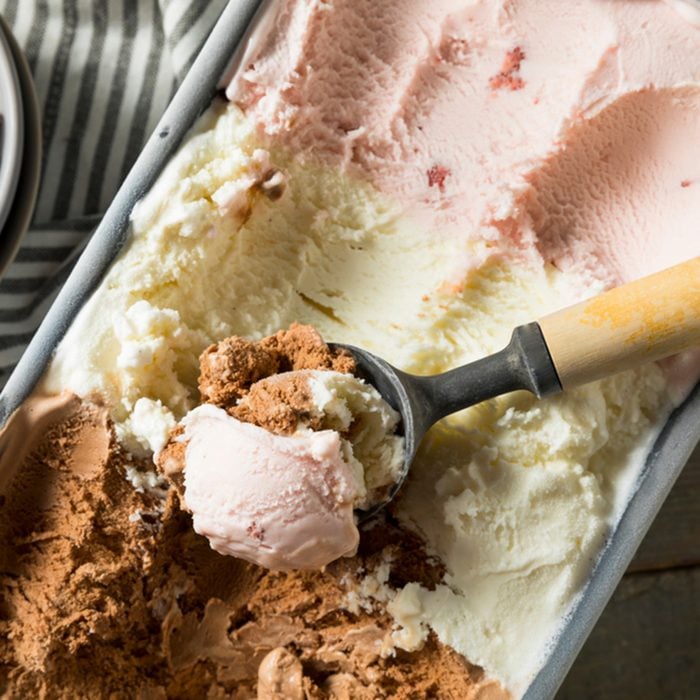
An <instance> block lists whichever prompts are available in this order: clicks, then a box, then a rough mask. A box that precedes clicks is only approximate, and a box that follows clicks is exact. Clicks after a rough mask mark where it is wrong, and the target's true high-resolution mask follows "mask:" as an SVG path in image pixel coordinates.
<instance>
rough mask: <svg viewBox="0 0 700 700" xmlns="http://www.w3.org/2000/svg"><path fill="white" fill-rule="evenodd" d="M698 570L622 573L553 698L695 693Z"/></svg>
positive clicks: (653, 699)
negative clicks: (617, 585)
mask: <svg viewBox="0 0 700 700" xmlns="http://www.w3.org/2000/svg"><path fill="white" fill-rule="evenodd" d="M699 618H700V568H699V567H694V568H690V569H674V570H672V571H664V572H651V573H637V574H632V575H629V576H626V577H625V578H624V579H623V580H622V582H621V583H620V586H619V587H618V589H617V591H616V592H615V595H614V596H613V598H612V600H611V601H610V603H609V605H608V607H607V608H606V609H605V612H604V613H603V615H602V617H601V618H600V620H599V622H598V624H597V625H596V627H595V629H594V630H593V632H592V634H591V636H590V637H589V638H588V641H587V642H586V644H585V646H584V648H583V650H582V651H581V654H580V655H579V657H578V659H577V660H576V662H575V663H574V666H573V668H572V669H571V671H570V673H569V675H568V677H567V679H566V680H565V681H564V685H563V686H562V688H561V690H560V691H559V693H558V695H557V700H591V699H597V698H601V699H603V700H628V699H629V700H675V699H677V700H691V699H692V698H697V697H700V663H698V658H699V655H700V624H699V622H700V620H699Z"/></svg>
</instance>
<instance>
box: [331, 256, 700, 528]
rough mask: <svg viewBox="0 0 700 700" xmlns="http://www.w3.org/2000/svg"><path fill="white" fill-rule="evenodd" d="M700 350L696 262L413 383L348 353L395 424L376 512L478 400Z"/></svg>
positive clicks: (571, 383) (371, 358) (559, 385)
mask: <svg viewBox="0 0 700 700" xmlns="http://www.w3.org/2000/svg"><path fill="white" fill-rule="evenodd" d="M696 344H700V257H696V258H693V259H691V260H688V261H687V262H684V263H681V264H680V265H676V266H674V267H671V268H668V269H666V270H663V271H662V272H658V273H656V274H654V275H650V276H648V277H644V278H642V279H639V280H637V281H635V282H631V283H628V284H625V285H622V286H620V287H617V288H614V289H612V290H610V291H607V292H604V293H603V294H600V295H598V296H596V297H593V298H592V299H589V300H587V301H583V302H581V303H579V304H576V305H574V306H571V307H568V308H565V309H563V310H561V311H557V312H555V313H553V314H550V315H548V316H545V317H544V318H541V319H540V320H539V321H536V322H532V323H527V324H525V325H522V326H518V327H517V328H515V330H514V331H513V334H512V336H511V340H510V342H509V343H508V345H507V346H506V347H505V348H503V349H502V350H500V351H499V352H497V353H494V354H493V355H489V356H487V357H484V358H482V359H480V360H477V361H476V362H471V363H469V364H467V365H463V366H462V367H457V368H456V369H453V370H450V371H448V372H444V373H443V374H438V375H433V376H425V377H419V376H415V375H412V374H408V373H406V372H402V371H401V370H398V369H396V368H395V367H393V366H391V365H390V364H389V363H388V362H386V361H384V360H383V359H381V358H380V357H377V356H376V355H373V354H372V353H370V352H367V351H366V350H362V349H360V348H357V347H354V346H352V345H341V344H331V346H332V347H336V348H345V349H346V350H348V351H350V352H351V353H352V354H353V356H354V357H355V360H356V361H357V365H358V370H359V373H361V374H362V375H363V376H364V378H365V379H366V380H367V381H368V382H369V383H370V384H372V385H374V386H375V387H376V388H377V389H378V390H379V392H380V394H381V395H382V396H383V398H384V399H385V400H386V401H387V402H388V403H389V404H390V405H391V406H393V407H394V408H395V409H396V410H397V411H398V412H399V413H400V414H401V418H402V422H403V431H404V438H405V460H404V465H403V470H402V471H401V472H400V475H399V478H398V479H397V481H396V483H395V484H394V487H393V488H392V489H391V490H389V491H388V493H387V497H386V498H385V499H384V500H383V501H381V502H378V503H375V504H374V505H373V506H372V507H371V508H369V509H368V510H366V511H363V512H362V514H361V517H364V518H367V517H369V516H371V515H373V514H374V513H375V512H377V511H378V510H379V509H381V508H382V507H384V506H385V505H386V504H387V503H388V502H389V501H390V500H391V499H392V498H393V497H394V496H395V495H396V493H397V492H398V490H399V488H400V487H401V484H402V483H403V481H404V480H405V478H406V476H407V474H408V471H409V469H410V466H411V462H412V460H413V458H414V456H415V453H416V450H417V448H418V445H419V444H420V441H421V439H422V438H423V435H425V433H426V432H427V430H428V429H429V428H430V426H431V425H433V423H435V422H437V421H438V420H440V419H441V418H444V417H445V416H447V415H449V414H451V413H455V412H456V411H459V410H461V409H464V408H468V407H469V406H473V405H474V404H477V403H480V402H482V401H485V400H487V399H492V398H495V397H496V396H500V395H501V394H506V393H508V392H511V391H516V390H520V389H524V390H526V391H530V392H532V393H533V394H535V395H536V396H537V397H538V398H542V397H545V396H550V395H552V394H557V393H559V392H561V391H565V390H568V389H573V388H574V387H576V386H579V385H581V384H586V383H588V382H592V381H595V380H597V379H602V378H604V377H607V376H609V375H611V374H615V373H616V372H620V371H622V370H625V369H630V368H631V367H634V366H637V365H640V364H643V363H645V362H652V361H654V360H660V359H662V358H664V357H668V356H669V355H673V354H675V353H677V352H681V351H682V350H685V349H687V348H689V347H692V346H693V345H696Z"/></svg>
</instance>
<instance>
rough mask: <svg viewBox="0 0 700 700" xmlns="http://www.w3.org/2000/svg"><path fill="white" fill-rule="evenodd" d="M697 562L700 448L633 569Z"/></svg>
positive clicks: (699, 560) (699, 558)
mask: <svg viewBox="0 0 700 700" xmlns="http://www.w3.org/2000/svg"><path fill="white" fill-rule="evenodd" d="M693 565H700V447H699V448H698V449H696V450H695V452H694V453H693V455H692V456H691V458H690V461H689V462H688V464H687V466H686V467H685V469H684V470H683V472H682V473H681V475H680V476H679V477H678V481H677V482H676V483H675V485H674V487H673V489H672V490H671V493H670V494H669V495H668V498H667V499H666V502H665V503H664V505H663V506H662V508H661V510H660V511H659V514H658V515H657V517H656V520H654V523H653V525H652V526H651V529H650V530H649V532H648V533H647V535H646V537H645V538H644V542H642V545H641V547H640V548H639V551H638V552H637V554H636V556H635V557H634V559H633V561H632V563H631V565H630V569H629V570H630V571H652V570H659V569H670V568H673V567H678V566H693ZM698 697H700V693H699V694H698Z"/></svg>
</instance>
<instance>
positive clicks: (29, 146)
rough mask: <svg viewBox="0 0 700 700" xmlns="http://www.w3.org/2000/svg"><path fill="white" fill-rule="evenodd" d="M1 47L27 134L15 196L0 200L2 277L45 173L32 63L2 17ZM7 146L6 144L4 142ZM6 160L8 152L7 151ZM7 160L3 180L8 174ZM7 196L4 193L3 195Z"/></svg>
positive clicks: (15, 169)
mask: <svg viewBox="0 0 700 700" xmlns="http://www.w3.org/2000/svg"><path fill="white" fill-rule="evenodd" d="M0 46H2V47H3V48H2V49H0V52H1V51H4V50H5V49H6V50H7V52H8V54H7V55H8V56H9V58H10V59H11V60H12V66H13V69H14V73H15V75H16V78H17V87H18V89H19V92H18V96H19V99H20V101H21V103H20V110H21V114H22V123H21V127H20V131H21V132H22V134H23V138H22V144H21V146H22V147H21V151H20V152H19V160H16V161H15V163H14V165H13V172H12V174H11V177H10V178H9V179H10V180H11V181H12V182H13V183H14V187H13V192H12V197H11V199H9V200H5V199H0V276H2V275H3V274H4V272H5V270H7V268H8V267H9V265H10V263H11V262H12V261H13V260H14V257H15V255H16V254H17V251H18V250H19V246H20V242H21V240H22V237H23V236H24V234H25V232H26V231H27V228H28V226H29V222H30V220H31V218H32V213H33V212H34V204H35V203H36V197H37V192H38V190H39V179H40V174H41V114H40V110H39V100H38V99H37V96H36V91H35V89H34V82H33V80H32V74H31V72H30V70H29V65H28V64H27V60H26V58H25V57H24V54H23V53H22V51H21V50H20V48H19V46H18V44H17V42H16V41H15V38H14V36H12V33H11V32H10V30H9V28H8V27H7V25H6V24H5V23H4V22H3V21H2V19H1V18H0ZM3 148H4V143H3ZM3 159H4V152H3ZM3 171H4V160H3V165H2V166H0V172H1V173H2V175H0V180H2V178H3V177H4V172H3ZM1 196H4V195H1Z"/></svg>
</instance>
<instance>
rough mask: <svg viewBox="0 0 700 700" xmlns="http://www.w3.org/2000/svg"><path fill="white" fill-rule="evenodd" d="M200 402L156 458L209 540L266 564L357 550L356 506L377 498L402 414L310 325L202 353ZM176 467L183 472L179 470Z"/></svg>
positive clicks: (305, 565) (302, 564)
mask: <svg viewBox="0 0 700 700" xmlns="http://www.w3.org/2000/svg"><path fill="white" fill-rule="evenodd" d="M200 365H201V374H200V379H199V387H200V392H201V394H202V398H203V400H204V403H202V404H201V405H200V406H198V407H196V408H194V409H193V410H191V411H189V412H188V413H187V415H185V416H184V418H183V419H182V420H181V421H180V423H179V424H178V426H177V427H176V428H175V430H174V431H173V432H174V434H173V437H172V438H171V440H170V441H169V442H168V444H167V445H166V446H165V448H164V449H163V451H162V452H161V453H160V454H159V456H158V458H157V459H158V461H159V463H160V465H161V468H162V469H163V471H164V472H165V473H166V474H168V475H169V476H170V477H171V478H173V477H174V478H177V479H179V481H180V488H181V490H182V500H183V504H184V506H185V507H186V508H188V509H189V510H190V511H191V512H192V520H193V525H194V529H195V530H196V531H197V532H198V533H199V534H201V535H205V536H206V537H207V538H208V540H209V542H210V543H211V545H212V547H213V548H214V549H215V550H216V551H217V552H220V553H222V554H230V555H234V556H238V557H242V558H244V559H247V560H249V561H252V562H255V563H257V564H260V565H262V566H265V567H267V568H269V569H281V570H285V569H318V568H321V567H323V566H325V565H326V564H328V563H330V562H331V561H333V560H335V559H337V558H338V557H342V556H352V555H354V554H355V553H356V552H357V545H358V542H359V539H360V534H359V532H358V529H357V524H356V518H355V514H354V511H355V510H356V509H363V510H365V509H367V508H369V507H370V506H371V505H373V504H374V503H377V502H378V501H380V500H382V497H383V496H384V493H385V491H386V490H387V489H388V488H389V487H390V486H391V485H392V484H393V483H394V482H395V481H396V480H397V478H398V475H399V473H400V471H401V468H402V465H403V460H404V452H403V438H402V437H400V436H399V435H397V434H396V430H397V427H398V424H399V415H398V414H397V413H396V411H394V410H393V409H392V408H391V406H389V404H387V403H386V401H384V400H383V399H382V397H381V396H380V395H379V393H378V392H377V390H376V389H375V388H374V387H372V386H371V385H369V384H367V383H366V382H365V381H364V380H362V379H360V378H358V377H356V376H355V375H354V374H353V372H354V371H355V369H356V367H355V362H354V360H353V358H352V356H351V355H350V354H349V353H347V352H346V351H343V350H330V348H329V347H328V346H327V345H326V344H325V343H324V341H323V340H322V338H321V336H320V335H319V334H318V333H317V332H316V331H315V330H314V329H313V328H312V327H310V326H302V325H299V324H292V326H291V327H290V329H289V330H288V331H280V332H278V333H276V334H275V335H273V336H269V337H267V338H263V339H262V340H260V341H257V342H252V341H247V340H245V339H243V338H238V337H231V338H227V339H225V340H223V341H221V342H219V343H217V344H215V345H212V346H210V347H208V348H207V349H206V350H205V351H204V352H203V353H202V356H201V358H200ZM180 475H181V476H180Z"/></svg>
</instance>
